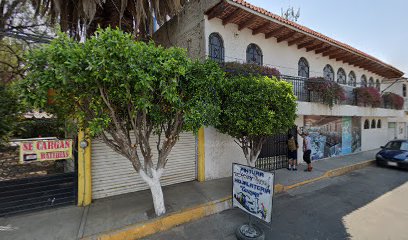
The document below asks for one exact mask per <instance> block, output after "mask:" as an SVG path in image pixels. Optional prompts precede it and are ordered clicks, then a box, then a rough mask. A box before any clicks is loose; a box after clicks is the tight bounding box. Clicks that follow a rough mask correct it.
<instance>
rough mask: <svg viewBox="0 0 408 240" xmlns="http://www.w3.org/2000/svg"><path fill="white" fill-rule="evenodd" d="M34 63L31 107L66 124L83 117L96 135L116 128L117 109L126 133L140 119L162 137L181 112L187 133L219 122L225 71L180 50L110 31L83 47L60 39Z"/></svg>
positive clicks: (31, 57) (27, 84)
mask: <svg viewBox="0 0 408 240" xmlns="http://www.w3.org/2000/svg"><path fill="white" fill-rule="evenodd" d="M27 59H28V61H27V66H28V70H29V71H28V75H27V77H26V79H25V81H24V82H23V83H22V84H21V86H22V88H23V90H24V96H25V101H27V102H28V103H30V104H31V105H32V106H34V107H36V108H41V109H43V110H45V111H46V112H48V113H52V114H56V115H57V116H58V117H59V118H67V117H68V118H71V119H78V123H79V125H80V127H82V128H87V127H89V128H90V132H91V134H92V135H98V134H99V133H101V132H102V131H104V130H106V129H112V128H116V126H115V119H114V118H112V115H111V112H112V111H114V112H115V113H116V116H118V118H119V119H118V122H119V123H120V124H121V125H122V127H123V128H126V129H129V128H131V126H132V121H133V120H132V119H135V117H136V116H138V115H140V114H146V115H147V122H148V124H149V125H151V126H153V129H154V130H155V131H160V130H161V126H163V124H167V123H168V122H169V121H174V117H175V116H176V115H177V114H178V113H182V116H183V119H182V120H183V130H192V131H197V130H198V128H199V127H201V126H202V125H203V124H205V125H210V124H215V123H216V122H217V115H218V113H219V112H220V107H219V101H220V100H219V97H218V95H217V93H216V91H215V89H217V88H218V86H217V85H218V84H220V83H221V82H222V79H223V76H224V73H223V71H221V69H220V68H219V67H218V66H217V65H216V64H215V63H212V62H204V63H200V62H193V61H191V60H190V59H189V58H188V57H187V55H186V52H185V50H183V49H180V48H169V49H165V48H163V47H160V46H155V45H154V44H153V43H149V44H146V43H143V42H137V41H134V39H133V38H132V35H130V34H126V33H123V32H122V31H120V30H112V29H110V28H107V29H105V30H101V29H99V30H98V31H97V32H96V33H95V36H93V37H92V38H90V39H87V41H85V42H84V43H79V42H76V41H74V40H73V39H70V38H68V37H67V36H66V35H64V34H60V35H59V37H58V38H57V39H56V40H53V41H52V43H51V44H50V45H47V46H44V47H42V48H39V49H35V50H33V51H32V52H30V53H29V54H28V56H27ZM49 89H53V90H54V91H55V96H54V97H53V104H47V100H48V99H47V92H48V90H49ZM133 123H134V122H133Z"/></svg>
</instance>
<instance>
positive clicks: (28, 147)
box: [23, 143, 33, 151]
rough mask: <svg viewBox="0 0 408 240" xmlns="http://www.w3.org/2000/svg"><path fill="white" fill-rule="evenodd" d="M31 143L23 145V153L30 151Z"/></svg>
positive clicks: (31, 148)
mask: <svg viewBox="0 0 408 240" xmlns="http://www.w3.org/2000/svg"><path fill="white" fill-rule="evenodd" d="M32 150H33V143H23V151H32Z"/></svg>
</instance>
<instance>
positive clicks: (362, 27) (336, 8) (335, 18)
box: [246, 0, 408, 77]
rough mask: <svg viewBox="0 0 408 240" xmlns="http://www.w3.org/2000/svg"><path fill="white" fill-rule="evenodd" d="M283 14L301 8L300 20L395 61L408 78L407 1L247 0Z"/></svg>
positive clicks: (326, 33) (319, 30)
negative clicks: (285, 10)
mask: <svg viewBox="0 0 408 240" xmlns="http://www.w3.org/2000/svg"><path fill="white" fill-rule="evenodd" d="M246 1H247V2H249V3H251V4H253V5H255V6H258V7H262V8H264V9H266V10H268V11H270V12H272V13H275V14H278V15H281V9H282V8H283V9H287V8H288V7H289V6H291V7H294V8H295V9H298V8H300V17H299V19H298V21H297V23H299V24H301V25H303V26H306V27H308V28H310V29H313V30H315V31H317V32H319V33H322V34H324V35H326V36H328V37H331V38H333V39H335V40H338V41H340V42H343V43H346V44H348V45H350V46H352V47H354V48H357V49H359V50H361V51H363V52H365V53H368V54H370V55H371V56H373V57H376V58H378V59H380V60H382V61H383V62H385V63H388V64H391V65H392V66H394V67H396V68H398V69H399V70H401V71H403V72H404V73H405V75H404V76H405V77H408V13H407V9H408V1H407V0H387V1H385V0H371V1H370V0H341V1H340V0H337V1H332V0H331V1H328V0H246Z"/></svg>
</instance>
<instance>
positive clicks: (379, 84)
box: [375, 79, 381, 91]
mask: <svg viewBox="0 0 408 240" xmlns="http://www.w3.org/2000/svg"><path fill="white" fill-rule="evenodd" d="M375 88H377V90H378V91H380V89H381V82H380V80H379V79H377V80H376V81H375Z"/></svg>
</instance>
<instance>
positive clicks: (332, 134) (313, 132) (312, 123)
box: [304, 116, 361, 160]
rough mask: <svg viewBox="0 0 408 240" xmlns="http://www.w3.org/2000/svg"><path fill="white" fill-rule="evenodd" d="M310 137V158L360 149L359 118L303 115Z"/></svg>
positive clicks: (314, 158) (343, 153)
mask: <svg viewBox="0 0 408 240" xmlns="http://www.w3.org/2000/svg"><path fill="white" fill-rule="evenodd" d="M304 128H305V129H306V130H307V131H308V132H309V136H310V137H311V139H312V160H317V159H322V158H327V157H334V156H340V155H345V154H350V153H354V152H358V151H361V118H360V117H336V116H305V118H304Z"/></svg>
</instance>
